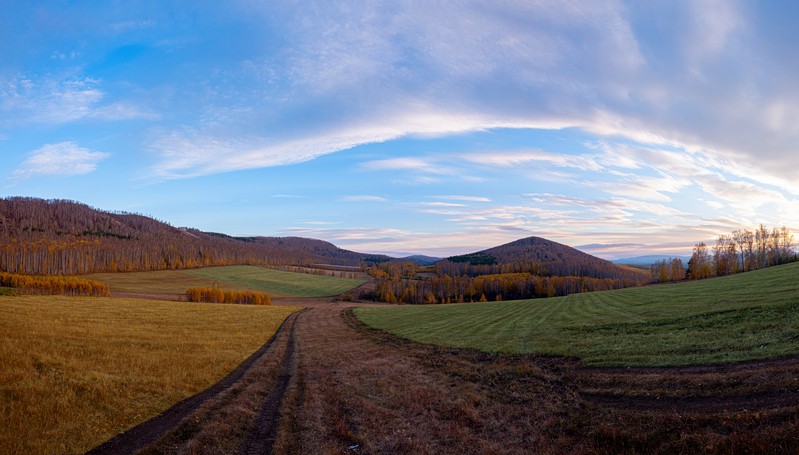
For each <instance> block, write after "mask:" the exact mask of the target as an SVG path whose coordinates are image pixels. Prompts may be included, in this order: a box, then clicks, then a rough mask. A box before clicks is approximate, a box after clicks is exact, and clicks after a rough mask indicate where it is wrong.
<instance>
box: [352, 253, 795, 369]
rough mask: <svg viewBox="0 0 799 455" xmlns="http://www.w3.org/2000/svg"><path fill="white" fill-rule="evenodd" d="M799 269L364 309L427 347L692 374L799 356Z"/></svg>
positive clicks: (367, 317) (374, 322)
mask: <svg viewBox="0 0 799 455" xmlns="http://www.w3.org/2000/svg"><path fill="white" fill-rule="evenodd" d="M797 275H799V263H793V264H787V265H781V266H775V267H769V268H766V269H762V270H757V271H753V272H746V273H740V274H737V275H732V276H726V277H719V278H712V279H707V280H699V281H687V282H683V283H678V284H669V285H663V286H645V287H638V288H630V289H623V290H613V291H607V292H591V293H578V294H573V295H569V296H568V297H557V298H551V299H540V300H526V301H513V302H499V303H490V304H485V303H484V304H464V305H424V306H402V307H382V308H359V309H358V310H357V311H356V314H357V315H358V317H359V318H360V319H361V320H362V321H363V322H365V323H366V324H368V325H370V326H372V327H375V328H378V329H381V330H386V331H388V332H390V333H393V334H395V335H398V336H401V337H405V338H409V339H411V340H414V341H417V342H420V343H431V344H437V345H443V346H452V347H461V348H470V349H478V350H483V351H488V352H506V353H514V354H545V355H557V356H568V357H579V358H580V359H582V360H583V361H584V362H586V363H589V364H596V365H688V364H705V363H720V362H734V361H742V360H752V359H762V358H768V357H777V356H785V355H795V354H796V353H797V352H799V338H798V337H796V336H795V334H796V326H797V323H799V312H797V305H799V280H797Z"/></svg>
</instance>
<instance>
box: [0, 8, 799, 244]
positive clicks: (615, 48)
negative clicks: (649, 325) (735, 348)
mask: <svg viewBox="0 0 799 455" xmlns="http://www.w3.org/2000/svg"><path fill="white" fill-rule="evenodd" d="M0 6H2V11H3V13H2V14H0V156H2V159H3V164H4V165H3V166H2V167H0V188H2V190H0V191H1V192H2V195H3V196H15V195H20V196H34V197H43V198H56V199H72V200H78V201H81V202H84V203H87V204H89V205H91V206H93V207H97V208H100V209H104V210H122V211H129V212H137V213H143V214H146V215H150V216H154V217H156V218H158V219H161V220H163V221H166V222H168V223H170V224H172V225H174V226H189V227H196V228H199V229H202V230H207V231H215V232H224V233H227V234H231V235H270V236H285V235H298V236H306V237H315V238H320V239H324V240H328V241H330V242H333V243H334V244H336V245H338V246H340V247H343V248H348V249H353V250H356V251H362V252H381V253H388V254H406V253H423V254H430V255H437V256H446V255H451V254H457V253H465V252H470V251H476V250H479V249H483V248H487V247H491V246H495V245H498V244H501V243H506V242H509V241H513V240H516V239H519V238H523V237H527V236H532V235H536V236H542V237H546V238H549V239H552V240H555V241H559V242H562V243H566V244H568V245H571V246H575V247H578V248H580V249H582V250H584V251H587V252H589V253H592V254H597V255H599V256H601V257H605V258H611V259H612V258H616V257H622V256H632V255H639V254H681V255H685V254H690V250H691V247H692V246H693V245H694V243H696V242H698V241H712V240H713V239H714V238H715V237H716V236H718V235H719V234H722V233H729V232H730V231H732V230H734V229H738V228H742V227H754V226H755V225H757V224H758V223H764V224H766V225H767V226H771V227H773V226H783V225H785V226H788V227H789V228H791V229H792V230H793V231H794V232H799V176H798V173H797V170H799V147H797V144H798V143H799V85H797V84H796V81H797V80H799V58H797V57H799V54H797V52H798V51H799V49H797V47H796V44H795V43H797V42H799V31H798V30H797V28H796V27H795V21H796V19H797V18H799V3H796V2H758V1H751V2H737V1H733V0H719V1H687V2H681V1H664V2H614V1H604V0H603V1H597V2H590V1H579V2H569V1H551V2H548V1H542V2H526V1H521V2H481V1H474V2H470V1H458V2H413V1H394V2H327V1H322V2H314V1H303V2H292V1H289V2H281V1H270V2H257V1H246V0H241V1H236V0H233V1H230V2H202V1H197V2H188V3H186V2H165V1H151V2H147V1H142V2H113V1H110V2H106V1H102V2H100V1H95V2H93V1H84V2H62V1H58V2H55V1H53V2H46V1H44V2H13V1H4V0H0Z"/></svg>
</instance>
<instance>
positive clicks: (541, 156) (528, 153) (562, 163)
mask: <svg viewBox="0 0 799 455" xmlns="http://www.w3.org/2000/svg"><path fill="white" fill-rule="evenodd" d="M463 158H464V159H465V160H467V161H471V162H473V163H477V164H482V165H486V166H499V167H512V166H519V165H522V164H526V163H546V164H551V165H554V166H558V167H567V168H575V169H579V170H583V171H601V170H603V168H602V166H601V165H599V163H597V162H596V161H595V160H594V158H593V157H591V156H588V155H562V154H556V153H549V152H545V151H543V150H520V151H515V152H506V151H493V152H486V153H480V154H467V155H465V156H464V157H463Z"/></svg>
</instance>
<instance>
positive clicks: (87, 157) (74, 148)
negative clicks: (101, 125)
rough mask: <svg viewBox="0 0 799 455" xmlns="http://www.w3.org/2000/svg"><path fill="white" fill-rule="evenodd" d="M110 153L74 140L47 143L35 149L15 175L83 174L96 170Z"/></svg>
mask: <svg viewBox="0 0 799 455" xmlns="http://www.w3.org/2000/svg"><path fill="white" fill-rule="evenodd" d="M110 156H111V154H110V153H106V152H96V151H91V150H89V149H87V148H83V147H79V146H78V145H77V144H75V143H73V142H61V143H58V144H47V145H45V146H43V147H41V148H39V149H37V150H34V151H33V152H32V153H31V154H30V155H28V158H27V159H25V161H23V162H22V164H21V165H20V167H19V168H18V169H17V170H15V171H14V174H13V177H14V178H16V179H25V178H30V177H36V176H44V175H82V174H88V173H90V172H94V171H95V169H97V165H98V163H99V162H100V161H102V160H104V159H106V158H108V157H110Z"/></svg>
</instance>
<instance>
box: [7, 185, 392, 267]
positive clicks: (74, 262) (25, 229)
mask: <svg viewBox="0 0 799 455" xmlns="http://www.w3.org/2000/svg"><path fill="white" fill-rule="evenodd" d="M0 245H2V248H0V271H7V272H12V273H26V274H54V275H75V274H84V273H91V272H116V271H145V270H166V269H183V268H195V267H205V266H213V265H233V264H248V265H274V264H281V265H284V264H290V265H313V264H319V263H325V264H335V265H361V264H364V263H366V262H368V261H369V260H372V259H378V260H385V259H388V258H387V257H375V256H374V255H365V254H361V253H356V252H353V251H348V250H343V249H341V248H338V247H336V246H335V245H332V244H330V243H328V242H324V241H322V240H315V239H304V238H299V237H282V238H280V237H231V236H228V235H225V234H217V233H209V232H202V231H199V230H196V229H190V228H176V227H173V226H170V225H169V224H167V223H165V222H162V221H159V220H155V219H153V218H150V217H147V216H144V215H139V214H131V213H121V212H106V211H101V210H97V209H94V208H91V207H89V206H88V205H85V204H81V203H78V202H74V201H64V200H43V199H35V198H20V197H16V198H6V199H0Z"/></svg>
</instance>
